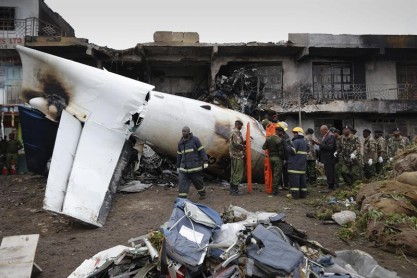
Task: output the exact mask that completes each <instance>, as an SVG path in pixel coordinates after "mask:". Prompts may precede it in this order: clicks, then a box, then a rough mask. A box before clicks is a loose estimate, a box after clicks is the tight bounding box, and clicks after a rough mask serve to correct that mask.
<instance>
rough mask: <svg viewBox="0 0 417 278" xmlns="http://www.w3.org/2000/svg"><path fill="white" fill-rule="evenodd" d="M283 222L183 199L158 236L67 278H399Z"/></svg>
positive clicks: (102, 256) (110, 252) (96, 259)
mask: <svg viewBox="0 0 417 278" xmlns="http://www.w3.org/2000/svg"><path fill="white" fill-rule="evenodd" d="M284 219H285V215H284V214H280V213H271V212H263V211H261V212H249V211H246V210H245V209H243V208H241V207H238V206H232V205H230V206H229V207H228V208H225V210H224V212H223V213H222V214H221V215H220V214H219V213H217V212H216V211H215V210H213V209H211V208H210V207H207V206H205V205H202V204H197V203H193V202H191V201H189V200H187V199H181V198H178V199H177V200H176V202H175V205H174V208H173V211H172V214H171V216H170V218H169V219H168V221H167V222H166V223H164V224H163V225H162V226H161V228H160V231H153V232H150V233H148V234H147V235H143V236H140V237H137V238H133V239H130V240H129V243H130V245H131V246H130V247H129V246H123V245H118V246H115V247H113V248H110V249H107V250H104V251H102V252H100V253H98V254H96V255H95V256H93V257H92V258H90V259H88V260H85V261H84V262H83V263H82V264H81V265H80V266H79V267H78V268H77V269H76V270H75V271H74V272H73V273H72V274H71V275H70V276H69V277H70V278H77V277H91V278H93V277H224V278H227V277H346V278H348V277H357V278H359V277H374V278H376V277H388V278H390V277H392V278H395V277H398V276H397V275H396V273H395V272H391V271H388V270H386V269H384V268H382V267H380V266H379V265H378V264H377V263H376V261H375V260H373V259H372V257H371V256H369V255H368V254H366V253H364V252H362V251H359V250H344V251H338V252H333V251H331V250H328V249H326V248H325V247H323V246H321V245H320V244H319V243H317V242H315V241H312V240H309V239H308V238H307V235H306V234H305V233H304V232H303V231H300V230H298V229H296V228H295V227H293V226H292V225H291V224H289V223H287V222H286V221H285V220H284ZM365 266H366V267H365Z"/></svg>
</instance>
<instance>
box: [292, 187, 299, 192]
mask: <svg viewBox="0 0 417 278" xmlns="http://www.w3.org/2000/svg"><path fill="white" fill-rule="evenodd" d="M290 190H291V191H298V190H300V188H298V187H291V188H290Z"/></svg>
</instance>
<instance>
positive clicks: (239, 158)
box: [229, 120, 246, 196]
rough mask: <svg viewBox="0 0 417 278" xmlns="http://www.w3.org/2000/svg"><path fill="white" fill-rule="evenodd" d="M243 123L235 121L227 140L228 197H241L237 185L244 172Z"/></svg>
mask: <svg viewBox="0 0 417 278" xmlns="http://www.w3.org/2000/svg"><path fill="white" fill-rule="evenodd" d="M242 126H243V123H242V121H241V120H236V121H235V127H234V128H233V131H232V133H231V135H230V140H229V154H230V160H231V173H230V195H235V196H239V195H242V193H241V192H239V184H240V182H241V181H242V178H243V173H244V172H245V162H244V160H243V159H244V157H245V148H246V146H245V141H244V140H243V137H242V133H241V132H240V130H241V129H242Z"/></svg>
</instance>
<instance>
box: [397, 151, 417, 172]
mask: <svg viewBox="0 0 417 278" xmlns="http://www.w3.org/2000/svg"><path fill="white" fill-rule="evenodd" d="M394 171H395V173H396V175H400V174H402V173H404V172H413V171H417V153H411V154H408V155H407V156H406V157H404V158H402V159H399V160H398V161H397V162H396V163H395V164H394Z"/></svg>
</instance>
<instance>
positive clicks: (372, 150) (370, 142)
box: [363, 129, 378, 179]
mask: <svg viewBox="0 0 417 278" xmlns="http://www.w3.org/2000/svg"><path fill="white" fill-rule="evenodd" d="M363 138H365V141H364V142H363V164H364V165H363V175H364V176H365V178H366V179H371V178H372V177H373V176H375V172H376V168H375V165H376V162H377V159H378V156H377V144H376V141H375V139H374V138H373V137H372V136H371V131H370V130H369V129H364V130H363Z"/></svg>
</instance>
